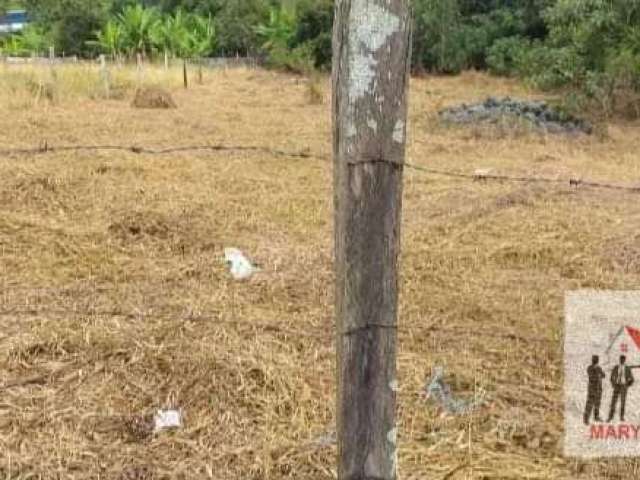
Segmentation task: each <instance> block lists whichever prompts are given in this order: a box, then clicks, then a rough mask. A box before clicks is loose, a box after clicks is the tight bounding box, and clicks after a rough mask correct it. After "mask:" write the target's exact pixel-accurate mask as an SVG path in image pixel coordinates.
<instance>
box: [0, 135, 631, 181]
mask: <svg viewBox="0 0 640 480" xmlns="http://www.w3.org/2000/svg"><path fill="white" fill-rule="evenodd" d="M101 150H102V151H124V152H131V153H134V154H139V155H167V154H171V153H181V152H197V151H210V152H255V153H267V154H270V155H274V156H279V157H289V158H300V159H304V158H309V159H316V160H323V161H330V160H331V158H332V157H331V156H330V155H323V154H316V153H312V152H308V151H304V150H303V151H288V150H281V149H274V148H269V147H263V146H254V145H222V144H216V145H184V146H176V147H165V148H153V147H145V146H138V145H61V146H55V145H49V144H48V142H43V143H42V144H41V145H40V146H38V147H32V148H10V149H0V156H8V157H11V156H25V155H27V156H28V155H43V154H50V153H56V152H74V151H101ZM394 165H395V164H394ZM396 166H397V165H396ZM401 166H402V167H404V168H406V169H410V170H415V171H419V172H423V173H428V174H431V175H438V176H444V177H451V178H460V179H466V180H474V181H478V180H482V181H497V182H513V183H548V184H557V185H567V186H570V187H574V188H578V187H590V188H594V189H603V190H618V191H625V192H630V193H640V185H621V184H615V183H607V182H597V181H592V180H585V179H582V178H580V177H571V178H549V177H534V176H514V175H499V174H493V173H490V172H486V171H479V170H477V171H475V172H473V173H466V172H460V171H455V170H445V169H437V168H430V167H425V166H422V165H418V164H416V163H412V162H404V163H403V164H402V165H401Z"/></svg>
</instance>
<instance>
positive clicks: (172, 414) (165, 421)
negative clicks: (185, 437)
mask: <svg viewBox="0 0 640 480" xmlns="http://www.w3.org/2000/svg"><path fill="white" fill-rule="evenodd" d="M153 421H154V431H156V432H159V431H160V430H166V429H168V428H180V427H182V414H181V413H180V411H178V410H158V412H157V413H156V415H155V416H154V418H153Z"/></svg>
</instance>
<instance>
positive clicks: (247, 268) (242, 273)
mask: <svg viewBox="0 0 640 480" xmlns="http://www.w3.org/2000/svg"><path fill="white" fill-rule="evenodd" d="M224 259H225V262H226V263H227V265H228V266H229V272H230V273H231V276H232V277H233V278H234V279H235V280H246V279H248V278H249V277H251V276H252V275H253V274H254V273H256V272H259V271H260V269H259V268H257V267H256V266H254V265H253V264H252V263H251V261H250V260H249V259H248V258H247V257H245V256H244V254H243V253H242V252H241V251H240V250H238V249H237V248H225V249H224Z"/></svg>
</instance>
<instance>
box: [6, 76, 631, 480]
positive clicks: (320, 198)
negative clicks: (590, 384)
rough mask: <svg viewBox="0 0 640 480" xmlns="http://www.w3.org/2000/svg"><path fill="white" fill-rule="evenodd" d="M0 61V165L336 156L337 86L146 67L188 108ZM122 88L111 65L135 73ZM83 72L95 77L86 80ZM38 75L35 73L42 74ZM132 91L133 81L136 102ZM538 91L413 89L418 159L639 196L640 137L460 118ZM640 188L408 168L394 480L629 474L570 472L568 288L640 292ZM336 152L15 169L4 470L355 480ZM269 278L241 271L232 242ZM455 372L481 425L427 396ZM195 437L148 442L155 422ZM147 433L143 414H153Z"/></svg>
mask: <svg viewBox="0 0 640 480" xmlns="http://www.w3.org/2000/svg"><path fill="white" fill-rule="evenodd" d="M30 68H31V67H2V66H0V86H2V87H3V88H2V89H1V93H0V101H1V102H2V103H1V104H0V112H1V115H0V150H1V149H7V148H22V147H38V146H39V145H43V144H44V142H46V143H47V145H49V146H56V145H57V146H60V145H73V144H83V145H104V144H120V145H137V146H148V147H158V148H161V147H173V146H181V145H182V146H184V145H206V144H210V145H215V144H223V145H228V146H259V147H266V148H268V149H277V150H285V151H291V152H307V153H310V154H313V155H318V156H321V157H322V156H324V157H328V156H329V155H330V150H331V138H330V120H331V119H330V103H329V96H330V92H329V82H328V80H327V79H325V80H324V83H323V85H322V89H323V91H324V95H325V100H324V103H318V102H312V101H310V98H309V94H310V92H311V93H316V94H317V91H315V92H312V90H317V86H316V87H315V88H314V89H310V87H309V86H308V85H307V83H306V81H305V80H304V79H302V78H296V77H290V76H285V75H282V74H277V73H272V72H266V71H261V70H249V69H233V70H216V71H212V72H207V73H206V75H205V79H204V84H203V85H198V84H196V83H195V82H194V84H193V85H192V88H190V89H189V90H184V89H182V88H181V86H180V74H179V72H178V71H175V72H173V71H172V72H169V73H168V74H167V73H164V72H162V71H160V70H158V71H152V72H150V73H149V74H148V77H147V78H146V79H145V80H144V81H145V82H156V83H163V84H164V85H165V86H166V87H168V88H170V89H171V91H172V93H173V97H174V99H175V102H176V103H177V105H178V108H176V109H170V110H145V109H135V108H132V107H131V98H132V87H131V86H132V85H135V72H130V73H129V76H128V77H127V78H124V77H125V76H126V75H125V73H122V72H121V73H120V74H119V75H120V76H121V77H122V80H121V84H122V85H124V87H122V90H121V94H120V95H119V96H118V97H117V98H112V99H105V98H102V97H101V96H100V95H96V94H94V93H92V92H94V88H96V89H98V90H99V86H98V87H95V85H96V84H97V82H99V81H100V80H99V76H98V73H97V69H95V68H93V67H73V68H78V69H80V68H83V69H85V70H86V71H84V72H80V73H78V72H77V71H76V72H75V73H74V72H73V71H72V70H71V69H72V67H64V69H62V71H61V72H59V73H58V74H57V77H56V80H55V81H56V82H58V84H60V85H63V86H64V85H66V86H65V87H64V88H63V87H59V90H58V91H57V93H56V94H55V95H52V96H50V97H51V98H48V97H47V96H44V97H43V96H42V95H38V94H37V89H36V90H35V91H36V93H35V94H34V89H33V85H34V84H36V85H37V84H38V82H37V81H36V80H33V81H32V82H31V87H29V86H25V85H26V84H25V82H24V78H25V76H27V75H30V76H31V77H32V78H37V76H38V75H41V76H45V77H46V76H47V75H50V72H48V71H47V68H46V67H43V71H42V72H37V71H36V70H33V71H31V70H29V71H28V72H25V71H21V69H24V70H27V69H30ZM115 75H116V74H114V76H115ZM65 78H67V80H66V81H67V82H71V81H72V80H73V79H75V80H73V81H76V82H78V86H76V87H69V86H68V85H69V83H64V82H65ZM34 82H35V83H34ZM125 87H126V88H125ZM487 95H513V96H523V97H535V98H541V96H540V94H537V93H536V92H532V91H529V90H527V89H526V88H525V87H524V86H522V85H519V84H518V83H515V82H512V81H506V80H499V79H495V78H491V77H488V76H485V75H482V74H476V73H467V74H464V75H462V76H460V77H456V78H431V77H429V78H423V79H414V80H413V81H412V84H411V96H410V102H411V107H410V129H409V145H408V161H410V162H412V163H413V164H416V165H421V166H424V167H430V168H438V169H448V170H453V171H458V172H466V173H473V171H474V170H476V169H478V168H491V169H493V171H494V172H495V173H499V174H510V175H527V176H543V177H547V178H566V179H568V178H570V177H577V178H583V179H590V180H599V181H608V182H613V183H621V184H629V185H633V184H634V182H636V185H637V182H638V179H639V178H640V124H639V123H621V122H617V121H613V122H611V123H610V124H609V125H608V128H607V129H605V128H604V127H601V128H600V129H599V133H598V135H593V136H591V137H587V136H575V137H569V136H552V135H542V134H539V133H532V132H526V131H516V130H513V131H512V130H510V129H508V128H492V129H487V128H476V127H470V128H451V127H444V126H441V125H439V124H438V123H437V121H436V120H435V112H436V111H437V110H438V109H439V108H441V107H444V106H447V105H452V104H456V103H460V102H465V101H468V102H470V101H473V100H478V99H483V98H485V97H486V96H487ZM639 200H640V197H639V196H638V194H634V193H629V192H624V191H615V190H601V189H593V188H588V187H579V188H576V187H571V186H569V185H568V183H567V184H566V185H565V184H545V183H539V184H538V183H536V184H532V183H511V182H495V181H493V182H492V181H472V180H467V179H462V178H449V177H443V176H437V175H432V174H427V173H425V172H422V171H417V170H414V169H406V174H405V195H404V211H403V232H402V236H403V240H402V249H403V253H402V258H401V269H402V283H401V309H400V319H399V321H400V330H399V359H398V370H399V384H400V388H399V393H398V395H399V397H398V399H399V407H398V415H399V434H398V441H399V478H400V479H402V480H409V479H414V480H417V479H426V480H431V479H433V480H456V479H487V480H489V479H503V480H506V479H514V480H515V479H539V480H546V479H583V478H584V479H627V478H632V477H633V475H634V474H636V473H635V472H637V470H638V468H639V465H640V464H639V463H634V462H633V461H631V460H629V461H622V460H621V461H608V462H582V461H580V462H578V461H574V460H567V459H563V457H562V450H561V445H562V428H563V424H562V405H563V403H562V378H563V377H562V371H561V368H562V322H563V297H564V292H565V291H566V290H571V289H578V288H611V289H636V288H638V285H639V281H640V233H639V229H638V227H639V226H640V201H639ZM332 221H333V218H332V173H331V163H330V161H327V160H323V159H317V158H294V157H286V156H282V155H275V154H269V153H267V152H266V151H263V152H260V151H220V152H215V151H190V152H186V151H185V152H176V153H174V154H167V155H150V154H144V153H138V154H136V153H134V152H125V151H79V152H78V151H76V152H64V151H62V152H49V153H47V154H33V155H12V154H4V155H1V156H0V275H1V279H0V326H1V327H2V328H0V477H3V478H7V479H14V480H17V479H27V478H34V479H36V478H37V479H130V478H131V479H134V478H139V479H151V478H154V479H164V478H166V479H189V480H191V479H219V480H234V479H238V480H279V479H284V478H295V479H309V480H322V479H331V478H335V475H336V474H335V468H334V463H335V445H334V444H333V443H332V442H330V441H326V438H327V436H328V435H330V433H331V431H332V430H333V429H334V427H333V423H334V411H335V407H334V397H335V387H334V369H335V359H334V342H333V328H334V324H333V317H332V315H333V313H332V312H333V308H332V303H333V291H332V288H333V277H332ZM232 246H233V247H238V248H240V249H242V250H243V251H244V252H246V253H247V255H248V256H249V257H251V258H252V259H254V260H255V261H256V262H257V263H258V264H260V266H261V267H262V269H263V271H262V272H261V273H260V274H258V275H256V276H255V277H254V278H252V279H251V280H250V281H248V282H241V283H239V282H234V281H233V280H232V279H231V278H230V276H229V274H228V272H227V271H226V269H225V265H224V263H223V261H222V252H223V249H224V248H225V247H232ZM435 365H443V366H444V367H445V369H446V372H447V379H448V382H449V383H450V385H451V386H452V388H453V389H454V392H455V394H456V395H458V396H461V397H470V396H472V395H473V394H474V391H476V390H477V389H483V390H484V391H486V392H487V396H488V399H489V402H488V404H487V405H486V406H485V407H483V408H481V409H479V410H477V411H475V412H474V413H473V414H472V415H471V416H465V417H441V416H439V415H438V412H437V411H436V409H435V407H434V405H433V403H431V402H429V401H425V399H423V398H422V397H421V396H420V395H419V393H420V390H421V389H422V388H423V385H424V383H425V378H426V377H429V376H430V374H431V370H432V368H433V367H434V366H435ZM171 406H175V407H179V408H181V409H183V412H184V418H185V422H184V426H183V428H181V429H179V430H176V431H172V432H161V433H159V434H157V435H148V434H147V432H146V431H145V429H144V428H141V425H142V424H143V423H144V421H143V420H144V418H145V416H146V415H148V414H150V413H153V412H154V411H155V410H156V409H158V408H163V407H171ZM142 426H143V425H142Z"/></svg>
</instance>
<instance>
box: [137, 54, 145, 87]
mask: <svg viewBox="0 0 640 480" xmlns="http://www.w3.org/2000/svg"><path fill="white" fill-rule="evenodd" d="M136 66H137V81H138V88H141V87H142V83H143V79H144V67H143V66H142V54H141V53H140V52H138V53H136Z"/></svg>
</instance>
